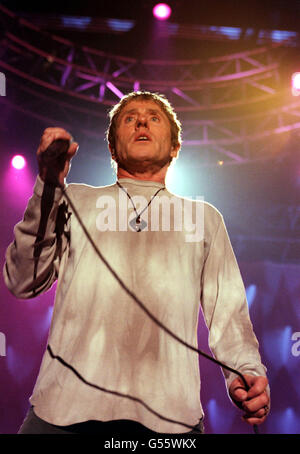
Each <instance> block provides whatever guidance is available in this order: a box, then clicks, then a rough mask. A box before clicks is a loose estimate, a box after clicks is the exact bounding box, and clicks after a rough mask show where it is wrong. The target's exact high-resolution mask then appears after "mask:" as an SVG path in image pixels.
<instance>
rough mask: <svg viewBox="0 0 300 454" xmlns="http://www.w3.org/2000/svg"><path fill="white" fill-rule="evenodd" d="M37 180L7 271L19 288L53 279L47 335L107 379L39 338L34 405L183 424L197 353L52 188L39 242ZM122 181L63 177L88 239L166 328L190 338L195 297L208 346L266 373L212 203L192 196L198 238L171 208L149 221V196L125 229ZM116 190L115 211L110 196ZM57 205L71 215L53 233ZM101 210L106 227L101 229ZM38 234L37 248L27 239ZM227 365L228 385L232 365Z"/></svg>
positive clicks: (197, 414) (157, 427) (56, 413)
mask: <svg viewBox="0 0 300 454" xmlns="http://www.w3.org/2000/svg"><path fill="white" fill-rule="evenodd" d="M120 183H121V184H122V186H123V187H124V188H126V190H127V191H128V193H129V194H130V196H131V197H135V196H140V197H143V198H144V199H145V200H147V201H149V200H150V198H151V197H152V196H153V195H154V193H155V192H156V191H157V190H158V189H159V188H162V187H163V185H161V184H160V183H156V182H152V181H136V180H132V179H121V180H120ZM43 189H44V185H43V182H42V181H41V180H40V178H39V177H38V178H37V181H36V184H35V187H34V192H33V195H32V197H31V199H30V200H29V203H28V206H27V208H26V211H25V214H24V219H23V220H22V221H21V222H20V223H18V224H17V225H16V226H15V230H14V233H15V241H14V242H13V243H12V244H10V246H9V247H8V249H7V253H6V264H5V267H4V279H5V282H6V285H7V287H8V288H9V290H10V291H11V292H12V293H13V294H14V295H15V296H16V297H17V298H32V297H34V296H35V295H37V294H40V293H42V292H45V291H47V290H48V289H49V288H50V287H51V286H52V285H53V283H54V282H55V281H56V279H57V280H58V282H57V289H56V296H55V305H54V311H53V317H52V322H51V327H50V332H49V338H48V344H49V345H50V346H51V349H52V351H53V353H54V354H55V355H58V356H60V357H61V358H63V359H64V360H65V361H66V362H67V363H68V364H70V365H72V367H74V368H75V369H76V370H77V371H78V372H79V374H81V376H83V377H84V379H85V380H87V381H88V382H91V383H93V384H96V385H97V386H98V387H100V388H102V390H99V389H95V388H92V387H90V386H88V385H87V384H86V383H84V382H83V381H82V380H80V379H79V378H78V376H76V375H75V374H74V373H73V372H72V371H71V370H70V369H69V368H67V367H65V366H64V365H63V364H61V362H59V361H58V360H56V359H53V358H52V357H51V356H50V354H49V351H48V350H46V351H45V354H44V357H43V360H42V364H41V368H40V372H39V375H38V378H37V381H36V384H35V387H34V390H33V393H32V396H31V398H30V402H31V404H32V405H34V407H35V412H36V414H37V415H38V416H39V417H40V418H42V419H44V420H45V421H47V422H49V423H52V424H56V425H69V424H74V423H78V422H82V421H86V420H101V421H108V420H115V419H132V420H135V421H139V422H140V423H142V424H144V425H145V426H146V427H148V428H150V429H152V430H154V431H156V432H164V433H182V432H187V431H189V430H190V429H189V428H188V426H195V425H196V424H198V422H199V419H201V417H202V416H203V409H202V406H201V402H200V384H201V383H200V371H199V362H198V355H197V353H195V352H194V351H191V350H190V349H188V348H187V347H185V346H184V345H182V344H180V343H179V342H177V341H176V340H175V339H173V338H171V337H170V336H169V334H168V333H166V332H165V331H164V330H162V329H161V328H160V327H159V326H157V325H156V324H155V323H154V322H153V320H151V319H150V318H149V317H148V316H147V314H146V313H145V312H144V311H143V310H142V309H141V308H140V307H139V306H138V305H137V304H136V302H134V301H133V300H132V298H131V297H130V296H129V295H128V294H127V293H126V292H125V291H124V289H123V288H122V287H121V286H120V284H119V283H118V282H117V280H116V279H115V278H114V277H113V275H112V274H111V273H110V271H109V270H108V269H107V267H106V266H105V265H104V263H103V262H102V261H101V260H100V259H99V257H98V256H97V255H96V253H95V250H94V249H93V247H92V246H91V244H90V243H89V241H88V240H87V238H86V235H85V234H84V232H83V230H82V227H81V226H80V224H79V222H78V220H77V218H76V216H75V215H74V213H72V209H71V208H70V206H68V207H67V211H68V212H69V213H71V215H70V217H69V218H68V216H67V215H66V213H65V214H64V215H63V216H61V214H62V213H63V209H62V207H63V206H66V205H65V204H66V201H65V197H64V196H63V194H62V191H61V190H60V189H59V188H56V189H55V195H54V202H53V205H52V207H51V210H50V214H49V217H48V220H47V223H46V224H45V226H44V238H43V239H42V241H41V239H39V243H37V242H36V236H37V232H38V229H39V226H40V218H41V197H42V193H43ZM121 192H122V191H121V190H120V188H119V187H118V186H117V185H116V184H112V185H110V186H105V187H91V186H87V185H83V184H69V185H68V187H67V193H68V195H69V197H70V198H71V199H72V201H73V203H74V206H75V207H76V209H77V211H78V213H79V214H80V217H81V218H82V220H83V222H84V224H85V226H86V228H87V230H88V231H89V233H90V235H91V237H92V239H93V240H94V242H95V243H96V245H97V246H98V247H99V249H100V251H101V253H102V255H103V256H104V257H105V259H106V260H107V261H108V262H109V264H110V265H111V267H112V268H113V269H114V270H115V272H116V273H117V274H118V276H119V277H120V278H121V279H122V281H123V282H124V283H125V285H126V286H127V287H128V288H129V289H130V290H131V291H133V292H134V294H135V295H136V296H137V297H138V298H139V299H140V300H141V301H142V302H143V303H144V304H145V306H146V307H147V309H148V310H149V311H150V312H151V313H152V314H153V315H154V316H155V317H156V318H157V319H158V320H160V321H161V322H162V323H163V324H164V325H165V326H167V328H168V329H170V330H171V331H172V332H174V333H175V334H176V335H177V336H178V337H180V338H181V339H183V340H184V341H185V342H187V343H188V344H190V345H193V346H194V347H196V348H197V323H198V315H199V310H201V307H202V310H203V314H204V317H205V321H206V324H207V326H208V328H209V346H210V348H211V350H212V352H213V354H214V356H215V357H216V358H217V359H218V360H220V361H222V362H223V363H225V364H227V365H228V366H230V367H232V368H235V369H238V370H239V371H240V372H242V373H244V374H252V375H265V373H266V369H265V367H264V366H263V365H262V363H261V358H260V355H259V351H258V342H257V339H256V337H255V335H254V333H253V329H252V324H251V321H250V319H249V313H248V306H247V301H246V295H245V289H244V285H243V282H242V278H241V275H240V271H239V268H238V265H237V262H236V258H235V256H234V253H233V250H232V247H231V245H230V241H229V238H228V235H227V232H226V228H225V225H224V221H223V217H222V215H221V214H220V213H219V211H218V210H217V209H216V208H214V207H213V206H212V205H210V204H208V203H206V202H203V201H193V202H190V204H191V206H192V208H193V209H195V210H196V204H198V205H197V207H198V208H199V207H200V208H201V209H200V210H199V213H202V218H201V219H202V221H203V238H202V237H201V239H200V240H199V238H198V239H197V241H187V238H188V236H187V234H188V233H190V232H187V230H186V228H185V226H183V227H182V229H181V230H179V229H177V228H174V225H175V224H174V222H173V221H174V216H175V209H174V212H173V211H172V210H171V218H170V226H171V227H170V229H168V230H169V231H167V230H165V229H163V228H162V226H161V225H160V226H159V228H158V229H157V227H156V228H154V227H153V228H152V224H153V226H154V218H152V217H151V216H152V212H153V210H154V206H155V202H154V200H153V202H152V203H151V204H150V206H149V207H148V209H147V210H145V212H144V213H143V217H144V219H145V220H146V222H147V223H148V227H147V228H146V229H145V230H143V231H142V232H135V231H132V230H131V229H130V228H127V229H124V225H125V224H126V216H125V215H128V218H129V216H130V215H131V216H132V213H133V207H132V204H131V201H130V200H128V199H127V198H126V194H124V193H123V194H122V196H124V197H125V199H126V200H127V205H126V210H125V211H128V213H124V209H123V208H124V207H123V205H122V207H123V208H122V209H123V211H122V210H121V211H120V209H119V208H120V203H121V202H120V200H121V199H120V197H121V195H120V194H121ZM161 196H164V197H166V198H168V199H172V200H173V201H174V200H175V199H176V200H177V201H178V202H180V203H181V204H182V206H183V202H184V199H182V198H180V197H177V196H174V194H171V193H170V192H169V191H168V190H167V189H163V190H162V191H161V192H160V193H159V194H158V195H157V201H158V200H159V199H158V198H159V197H161ZM174 198H175V199H174ZM144 199H142V200H144ZM122 200H123V202H124V199H122ZM137 200H138V199H137ZM112 201H115V208H116V212H117V215H116V218H115V219H114V218H113V216H112V217H109V215H110V214H112V213H111V212H109V211H108V210H107V206H108V205H105V203H106V202H107V203H109V202H112ZM123 202H122V203H123ZM137 206H138V204H137ZM101 207H102V208H101ZM141 209H142V206H140V207H139V210H138V211H139V212H140V211H141ZM161 209H162V208H161ZM105 210H106V211H105ZM58 213H60V214H59V216H58ZM101 213H102V214H101ZM105 213H106V214H107V215H108V217H106V220H105ZM124 216H125V217H124ZM58 217H59V219H62V218H63V217H65V220H66V222H65V224H64V226H63V229H60V233H58V232H59V229H58V227H57V224H58ZM67 218H68V220H67ZM108 219H110V221H112V224H113V228H111V229H110V230H106V231H103V230H105V229H104V228H103V222H107V223H108ZM124 219H125V221H124ZM121 221H122V222H121ZM101 222H102V224H101ZM114 222H115V224H114ZM124 222H125V224H124ZM151 222H152V223H151ZM183 224H184V223H183ZM101 225H102V227H101ZM121 225H122V227H121V228H120V226H121ZM115 227H116V228H115ZM114 229H115V231H114ZM101 230H102V231H101ZM120 230H121V231H120ZM62 231H63V233H62ZM39 246H40V247H41V248H40V253H39V257H38V259H37V258H34V256H35V255H36V254H35V253H34V251H36V250H37V249H38V248H39ZM223 372H224V376H225V379H226V383H227V386H228V387H229V385H230V383H231V382H232V380H233V379H234V378H236V375H235V374H233V373H229V372H228V371H226V370H224V371H223ZM105 390H106V391H105ZM109 391H112V392H113V393H111V392H109ZM114 392H117V393H118V394H115V393H114ZM126 395H130V396H132V397H134V398H135V400H132V399H128V398H126V397H125V396H126ZM141 401H143V403H144V404H145V405H143V403H142V402H141ZM158 414H159V415H161V416H162V417H159V416H158ZM169 420H172V421H179V422H182V423H183V424H185V425H180V424H177V423H176V422H170V421H169Z"/></svg>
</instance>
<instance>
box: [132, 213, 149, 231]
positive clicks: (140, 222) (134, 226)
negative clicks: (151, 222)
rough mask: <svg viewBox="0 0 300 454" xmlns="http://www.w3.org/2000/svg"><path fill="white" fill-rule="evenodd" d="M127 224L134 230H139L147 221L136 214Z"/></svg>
mask: <svg viewBox="0 0 300 454" xmlns="http://www.w3.org/2000/svg"><path fill="white" fill-rule="evenodd" d="M129 225H130V227H131V228H132V229H133V230H134V231H135V232H141V231H142V230H144V229H145V228H146V227H147V222H146V221H144V219H141V217H140V216H137V217H136V218H134V219H132V220H131V221H130V222H129Z"/></svg>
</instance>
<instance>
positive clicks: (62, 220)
mask: <svg viewBox="0 0 300 454" xmlns="http://www.w3.org/2000/svg"><path fill="white" fill-rule="evenodd" d="M67 219H68V215H67V205H66V203H65V202H64V201H63V196H62V191H61V189H60V188H55V187H49V186H46V185H44V183H43V181H42V180H41V179H40V177H37V180H36V183H35V186H34V190H33V195H32V197H31V198H30V199H29V202H28V205H27V208H26V210H25V213H24V217H23V220H22V221H21V222H19V223H18V224H17V225H16V226H15V228H14V241H13V242H12V243H11V244H10V245H9V246H8V248H7V251H6V256H5V259H6V260H5V264H4V269H3V275H4V281H5V284H6V286H7V288H8V289H9V290H10V292H11V293H12V294H13V295H15V296H16V297H17V298H22V299H27V298H33V297H35V296H37V295H39V294H41V293H43V292H45V291H47V290H48V289H49V288H50V287H51V286H52V285H53V283H54V282H55V280H56V279H57V276H58V271H59V265H60V262H61V258H62V255H63V253H64V251H65V250H66V247H67V244H68V236H69V234H68V227H67V224H68V222H67Z"/></svg>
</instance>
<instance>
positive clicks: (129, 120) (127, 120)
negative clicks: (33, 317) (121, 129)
mask: <svg viewBox="0 0 300 454" xmlns="http://www.w3.org/2000/svg"><path fill="white" fill-rule="evenodd" d="M133 120H134V117H132V116H129V117H126V118H125V123H130V122H131V121H133Z"/></svg>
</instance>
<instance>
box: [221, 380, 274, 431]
mask: <svg viewBox="0 0 300 454" xmlns="http://www.w3.org/2000/svg"><path fill="white" fill-rule="evenodd" d="M244 378H245V380H246V382H247V383H248V386H249V390H248V391H246V390H245V385H244V383H243V381H242V379H241V378H240V377H238V378H236V379H235V380H233V382H232V383H231V385H230V387H229V394H230V396H231V398H232V400H233V401H234V402H235V404H236V405H237V406H238V407H239V408H241V409H242V410H244V411H245V414H244V415H243V419H244V420H245V421H246V422H247V423H249V424H251V425H254V424H261V423H263V422H264V421H265V419H266V418H267V416H268V413H269V404H270V398H269V395H268V394H267V390H266V388H267V385H268V379H267V378H266V377H263V376H254V375H244Z"/></svg>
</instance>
